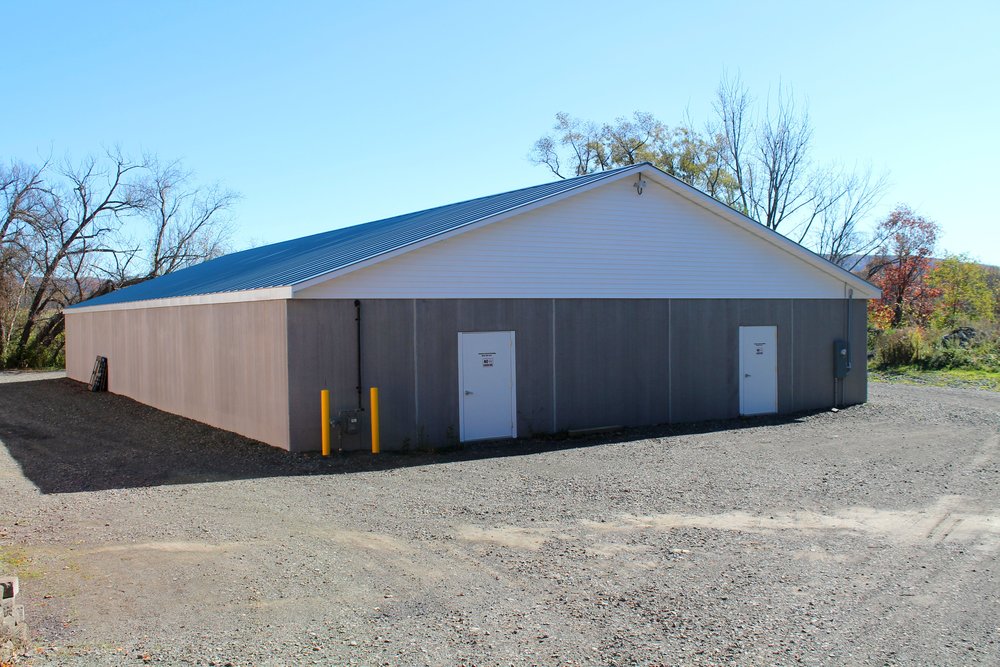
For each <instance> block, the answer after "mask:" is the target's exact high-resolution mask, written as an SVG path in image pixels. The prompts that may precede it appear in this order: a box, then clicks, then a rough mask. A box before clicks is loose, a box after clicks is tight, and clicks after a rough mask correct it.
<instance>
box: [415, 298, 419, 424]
mask: <svg viewBox="0 0 1000 667" xmlns="http://www.w3.org/2000/svg"><path fill="white" fill-rule="evenodd" d="M417 349H418V348H417V300H416V299H413V422H414V424H413V426H414V428H415V429H419V428H420V365H419V364H418V363H417Z"/></svg>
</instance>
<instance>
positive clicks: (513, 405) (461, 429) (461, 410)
mask: <svg viewBox="0 0 1000 667" xmlns="http://www.w3.org/2000/svg"><path fill="white" fill-rule="evenodd" d="M464 334H509V336H510V436H509V437H511V438H516V437H517V336H516V335H515V333H514V331H512V330H500V331H459V332H458V440H459V442H466V439H465V348H464V347H463V342H462V336H463V335H464ZM503 437H504V436H497V438H498V439H499V438H503ZM483 439H484V440H491V439H493V438H483Z"/></svg>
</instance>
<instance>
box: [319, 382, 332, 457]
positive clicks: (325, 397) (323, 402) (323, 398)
mask: <svg viewBox="0 0 1000 667" xmlns="http://www.w3.org/2000/svg"><path fill="white" fill-rule="evenodd" d="M319 412H320V419H322V420H323V425H322V428H323V430H322V433H323V456H329V455H330V390H329V389H324V390H322V391H321V392H319Z"/></svg>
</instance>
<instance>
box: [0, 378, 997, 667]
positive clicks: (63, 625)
mask: <svg viewBox="0 0 1000 667" xmlns="http://www.w3.org/2000/svg"><path fill="white" fill-rule="evenodd" d="M0 442H2V446H0V569H3V568H4V564H5V563H6V565H7V567H8V568H9V567H16V568H17V569H19V570H20V572H21V574H22V596H23V598H24V599H23V602H24V604H25V605H26V607H27V615H28V623H29V624H30V625H31V626H32V630H33V632H34V639H35V641H36V644H37V645H38V648H37V649H36V650H35V651H34V652H33V653H32V654H31V655H30V656H28V657H26V658H24V662H25V663H27V664H70V665H77V664H78V665H91V664H97V665H101V664H113V665H117V664H143V663H161V664H186V663H193V664H213V663H214V664H219V665H225V664H233V665H291V664H295V665H301V664H322V665H328V664H358V665H377V664H385V665H397V664H403V665H507V664H517V665H522V664H523V665H528V664H538V665H593V664H601V665H635V664H643V665H648V664H740V665H747V664H759V665H765V664H767V665H770V664H810V665H819V664H830V665H843V664H862V665H868V664H870V665H885V664H915V663H919V664H975V663H979V664H1000V621H998V618H1000V578H998V575H1000V573H998V564H997V555H998V553H1000V485H998V481H1000V394H997V393H992V392H982V391H975V390H962V389H946V388H931V387H913V386H906V385H879V384H874V385H872V386H871V402H870V403H868V404H866V405H864V406H857V407H853V408H849V409H846V410H841V411H840V412H837V413H833V412H823V413H816V414H811V415H800V416H798V417H795V418H789V419H773V418H772V419H754V420H741V421H735V422H726V423H715V424H703V425H698V426H692V427H686V428H674V429H666V428H662V429H653V430H646V431H630V432H627V433H622V434H614V435H610V436H608V435H605V436H602V437H592V438H588V439H578V440H548V441H532V442H519V443H513V444H502V445H492V446H479V447H475V448H469V449H465V450H461V451H455V452H444V453H421V454H411V455H382V456H381V457H379V458H378V459H373V458H372V457H370V456H367V455H350V456H344V457H333V458H331V459H330V460H322V459H321V458H319V457H317V456H314V455H290V454H286V453H283V452H280V451H277V450H273V449H271V448H268V447H265V446H263V445H259V444H257V443H254V442H251V441H248V440H245V439H243V438H240V437H238V436H234V435H232V434H229V433H225V432H221V431H217V430H215V429H211V428H208V427H206V426H203V425H200V424H196V423H193V422H190V421H186V420H183V419H180V418H177V417H174V416H171V415H167V414H164V413H161V412H157V411H156V410H153V409H150V408H147V407H145V406H142V405H138V404H136V403H133V402H131V401H129V400H127V399H124V398H121V397H118V396H113V395H109V394H90V393H88V392H86V390H85V388H84V387H83V386H82V385H80V384H77V383H74V382H71V381H69V380H65V379H50V380H41V381H37V382H13V383H3V384H0Z"/></svg>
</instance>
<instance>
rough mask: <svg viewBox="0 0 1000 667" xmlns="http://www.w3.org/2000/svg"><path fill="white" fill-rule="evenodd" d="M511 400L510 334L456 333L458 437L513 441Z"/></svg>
mask: <svg viewBox="0 0 1000 667" xmlns="http://www.w3.org/2000/svg"><path fill="white" fill-rule="evenodd" d="M515 396H516V386H515V377H514V332H513V331H485V332H475V333H465V332H462V333H459V334H458V405H459V421H460V430H461V433H460V436H459V437H460V438H461V439H462V440H463V441H465V440H484V439H487V438H514V437H517V418H516V415H517V411H516V410H517V408H516V405H515Z"/></svg>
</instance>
